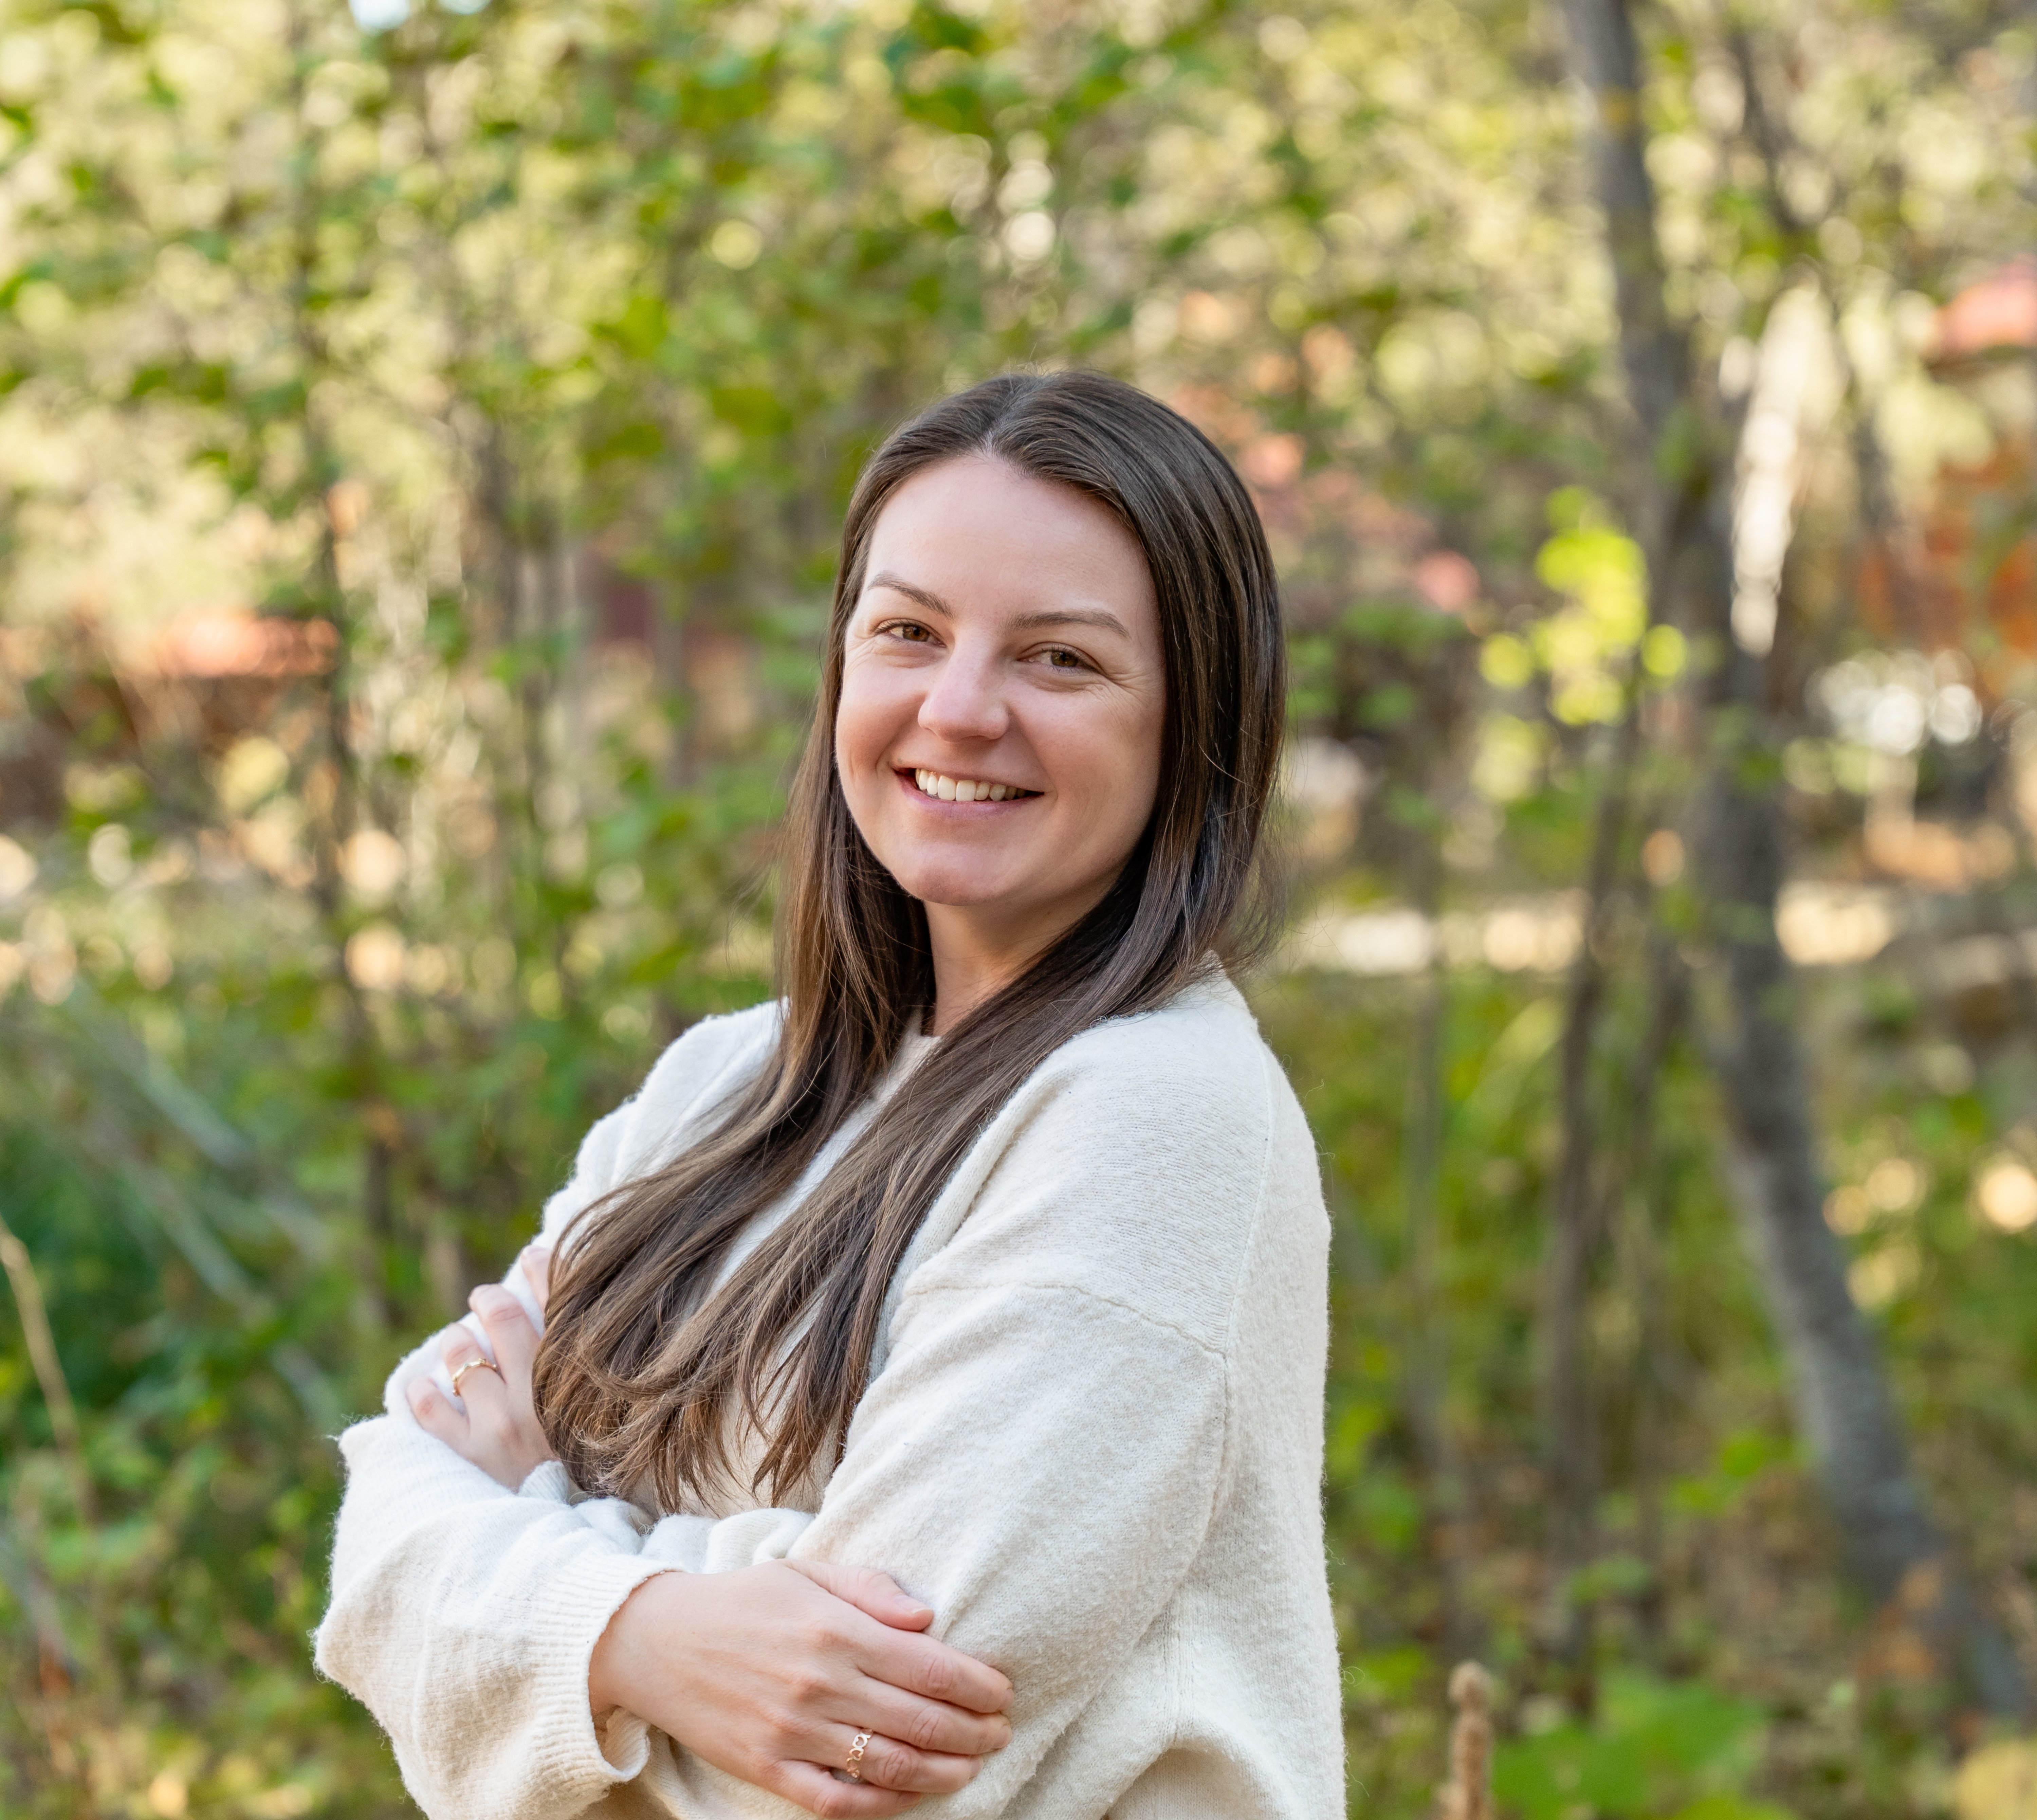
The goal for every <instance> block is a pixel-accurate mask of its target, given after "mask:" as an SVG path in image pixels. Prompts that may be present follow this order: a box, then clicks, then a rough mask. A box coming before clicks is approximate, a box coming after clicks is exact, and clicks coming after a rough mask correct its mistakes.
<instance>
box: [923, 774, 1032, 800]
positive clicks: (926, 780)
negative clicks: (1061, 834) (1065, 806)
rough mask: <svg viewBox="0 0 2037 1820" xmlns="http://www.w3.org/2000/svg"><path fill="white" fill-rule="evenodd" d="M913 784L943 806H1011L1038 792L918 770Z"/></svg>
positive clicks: (977, 779)
mask: <svg viewBox="0 0 2037 1820" xmlns="http://www.w3.org/2000/svg"><path fill="white" fill-rule="evenodd" d="M913 782H914V783H915V784H916V785H918V786H919V789H920V794H921V795H922V796H936V797H939V800H941V801H943V802H944V803H1009V802H1015V801H1016V800H1018V798H1020V797H1021V796H1037V795H1039V792H1038V791H1037V790H1022V789H1019V787H1018V785H1016V784H987V783H984V782H983V781H981V779H980V778H950V777H949V776H948V775H947V774H946V773H945V772H942V771H927V770H916V771H914V772H913Z"/></svg>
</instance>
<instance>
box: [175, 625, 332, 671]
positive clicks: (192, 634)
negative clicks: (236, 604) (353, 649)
mask: <svg viewBox="0 0 2037 1820" xmlns="http://www.w3.org/2000/svg"><path fill="white" fill-rule="evenodd" d="M338 645H339V634H338V633H337V632H336V631H334V630H333V627H332V626H331V622H329V621H327V620H324V619H257V618H256V617H255V615H252V614H251V613H230V612H221V611H214V612H200V613H185V614H181V615H179V616H178V617H177V618H176V619H173V620H172V621H171V622H170V623H169V624H168V626H165V627H164V629H163V630H162V632H161V634H159V635H158V637H157V640H156V643H155V649H154V652H153V656H154V659H155V666H154V667H155V668H156V669H157V672H160V673H161V675H165V676H193V677H208V676H312V675H317V674H318V673H319V672H320V671H323V670H327V669H330V668H331V666H332V659H333V653H334V651H335V650H336V649H338Z"/></svg>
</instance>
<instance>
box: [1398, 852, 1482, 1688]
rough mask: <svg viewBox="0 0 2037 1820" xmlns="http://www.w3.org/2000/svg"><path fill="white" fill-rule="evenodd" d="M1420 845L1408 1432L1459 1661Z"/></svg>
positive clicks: (1442, 1101) (1411, 1104) (1432, 966)
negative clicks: (1421, 955)
mask: <svg viewBox="0 0 2037 1820" xmlns="http://www.w3.org/2000/svg"><path fill="white" fill-rule="evenodd" d="M1419 841H1420V843H1421V844H1420V847H1419V853H1418V855H1417V857H1416V859H1415V868H1416V878H1415V907H1416V908H1417V909H1419V910H1420V911H1421V913H1422V914H1423V916H1424V917H1425V918H1427V920H1428V925H1429V928H1430V931H1431V936H1430V942H1431V946H1430V954H1429V960H1428V965H1427V967H1426V968H1424V970H1423V974H1422V977H1421V979H1420V982H1419V985H1418V986H1417V988H1416V991H1417V993H1418V997H1417V998H1416V1001H1415V1054H1414V1057H1413V1065H1412V1069H1411V1070H1410V1072H1409V1074H1408V1104H1407V1126H1406V1136H1405V1137H1404V1139H1403V1141H1402V1145H1401V1158H1402V1179H1403V1182H1404V1192H1405V1194H1406V1200H1407V1223H1408V1224H1407V1231H1408V1287H1409V1296H1408V1300H1409V1303H1410V1304H1411V1306H1410V1309H1409V1312H1410V1314H1411V1315H1412V1320H1411V1321H1410V1322H1409V1325H1408V1335H1407V1341H1406V1359H1407V1371H1406V1378H1405V1383H1406V1387H1407V1398H1408V1426H1409V1428H1411V1429H1412V1431H1413V1434H1414V1439H1415V1450H1416V1451H1417V1452H1418V1453H1419V1455H1420V1457H1421V1462H1422V1478H1423V1485H1424V1490H1425V1493H1426V1502H1427V1512H1426V1515H1427V1523H1428V1531H1429V1539H1430V1548H1431V1550H1432V1552H1433V1554H1434V1560H1435V1564H1436V1573H1437V1582H1438V1587H1439V1589H1440V1591H1441V1593H1442V1633H1443V1644H1444V1648H1445V1652H1446V1654H1447V1655H1449V1657H1450V1658H1451V1659H1453V1660H1454V1659H1456V1658H1457V1657H1458V1656H1459V1655H1463V1654H1464V1653H1465V1652H1467V1651H1468V1650H1469V1649H1470V1648H1471V1647H1472V1635H1471V1623H1470V1614H1468V1611H1467V1610H1465V1606H1464V1584H1463V1583H1464V1572H1463V1567H1462V1555H1463V1548H1464V1524H1465V1519H1466V1512H1465V1508H1464V1505H1465V1498H1464V1478H1463V1472H1462V1470H1461V1463H1460V1462H1459V1460H1458V1458H1457V1448H1456V1446H1455V1444H1453V1441H1452V1440H1451V1438H1450V1430H1449V1415H1448V1413H1447V1409H1446V1404H1447V1400H1448V1394H1449V1327H1448V1325H1447V1322H1446V1319H1445V1317H1444V1308H1443V1295H1442V1249H1443V1243H1442V1196H1441V1186H1442V1153H1443V1124H1444V1118H1445V1114H1446V1107H1447V1101H1448V1090H1447V1088H1446V1084H1445V1079H1444V1062H1445V1058H1444V1036H1445V1032H1446V1026H1447V1024H1448V1021H1449V974H1448V971H1447V969H1446V967H1445V964H1444V957H1443V953H1442V938H1441V935H1440V933H1439V932H1438V924H1439V922H1440V920H1441V917H1442V879H1443V857H1442V842H1441V840H1440V838H1439V837H1438V835H1437V834H1436V832H1435V831H1434V830H1433V829H1424V830H1423V831H1421V834H1420V835H1419Z"/></svg>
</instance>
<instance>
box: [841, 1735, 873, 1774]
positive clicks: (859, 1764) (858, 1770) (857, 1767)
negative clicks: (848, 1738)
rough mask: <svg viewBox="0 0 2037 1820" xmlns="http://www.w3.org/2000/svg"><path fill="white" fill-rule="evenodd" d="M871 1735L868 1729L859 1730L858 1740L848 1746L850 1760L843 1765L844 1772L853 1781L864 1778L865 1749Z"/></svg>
mask: <svg viewBox="0 0 2037 1820" xmlns="http://www.w3.org/2000/svg"><path fill="white" fill-rule="evenodd" d="M870 1740H871V1733H869V1732H867V1731H859V1732H857V1733H856V1742H854V1743H853V1744H852V1745H851V1746H849V1747H848V1762H847V1763H845V1765H842V1773H843V1774H845V1776H848V1779H849V1780H850V1781H852V1782H860V1781H861V1780H863V1750H864V1746H865V1745H867V1743H869V1742H870Z"/></svg>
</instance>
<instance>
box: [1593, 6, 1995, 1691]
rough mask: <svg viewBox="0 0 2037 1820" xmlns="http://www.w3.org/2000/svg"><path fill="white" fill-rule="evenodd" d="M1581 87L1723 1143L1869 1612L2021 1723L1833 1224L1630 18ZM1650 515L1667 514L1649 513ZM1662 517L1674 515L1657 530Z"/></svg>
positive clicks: (1712, 478) (1596, 36) (1773, 820)
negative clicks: (1689, 720) (1669, 578)
mask: <svg viewBox="0 0 2037 1820" xmlns="http://www.w3.org/2000/svg"><path fill="white" fill-rule="evenodd" d="M1562 7H1563V15H1564V23H1565V25H1566V28H1567V36H1568V40H1569V44H1570V54H1571V57H1572V59H1573V64H1574V70H1575V72H1576V74H1578V77H1579V78H1581V79H1582V81H1583V83H1584V85H1585V87H1586V89H1588V91H1589V93H1590V95H1591V96H1592V98H1593V102H1594V104H1595V111H1596V115H1597V131H1596V132H1595V134H1594V135H1593V141H1594V143H1593V159H1594V171H1595V176H1596V182H1597V194H1598V199H1599V202H1600V206H1601V208H1602V209H1603V210H1604V215H1605V232H1606V237H1607V241H1608V248H1609V250H1610V252H1611V254H1612V262H1613V268H1614V274H1615V278H1616V286H1617V294H1618V301H1619V320H1620V352H1621V356H1622V363H1623V367H1624V369H1625V371H1626V376H1627V391H1628V397H1629V399H1630V401H1631V403H1632V406H1633V408H1634V411H1635V417H1636V418H1637V419H1638V429H1639V430H1640V433H1641V439H1642V448H1643V449H1644V451H1645V452H1646V456H1647V458H1648V460H1647V465H1646V470H1645V471H1646V472H1647V473H1648V474H1649V475H1650V477H1651V479H1650V484H1651V486H1652V487H1653V489H1655V490H1657V493H1658V494H1660V493H1661V492H1664V491H1672V492H1673V491H1676V490H1686V491H1690V490H1703V491H1704V492H1705V493H1706V494H1708V496H1709V497H1708V498H1707V499H1706V509H1701V510H1698V511H1694V512H1690V513H1685V514H1681V515H1680V516H1681V517H1682V519H1683V522H1684V524H1685V525H1686V526H1687V535H1688V543H1687V549H1686V551H1685V554H1687V555H1688V556H1689V557H1690V558H1692V559H1693V564H1692V567H1693V574H1692V577H1691V579H1692V580H1693V581H1695V588H1693V590H1692V613H1691V618H1692V620H1693V630H1695V631H1697V632H1698V633H1699V634H1700V638H1699V646H1700V649H1703V646H1704V645H1705V644H1706V642H1709V643H1710V645H1711V647H1712V648H1713V649H1716V650H1717V651H1718V653H1721V656H1720V660H1719V662H1718V668H1717V669H1716V670H1715V671H1714V673H1713V675H1712V676H1711V677H1710V681H1709V694H1710V699H1709V701H1708V702H1707V703H1706V707H1707V709H1708V710H1709V712H1708V715H1707V719H1708V721H1709V722H1710V726H1711V729H1712V732H1711V736H1712V738H1713V739H1714V741H1715V745H1714V750H1713V751H1712V752H1711V754H1710V768H1709V770H1708V773H1707V775H1706V779H1705V781H1704V784H1703V787H1702V789H1701V791H1700V793H1699V803H1698V805H1697V809H1696V814H1695V827H1694V832H1695V834H1696V836H1697V840H1696V847H1697V855H1696V857H1697V861H1698V864H1697V868H1696V883H1697V885H1698V888H1699V894H1700V895H1701V897H1702V898H1703V900H1704V902H1705V906H1706V913H1707V921H1708V925H1709V927H1708V930H1707V933H1708V935H1709V936H1710V942H1711V947H1712V951H1713V953H1714V957H1715V959H1716V962H1717V963H1718V964H1717V967H1716V969H1715V971H1716V973H1717V974H1718V977H1719V979H1720V982H1721V984H1720V989H1719V990H1718V992H1717V993H1715V994H1714V995H1712V996H1713V997H1714V1001H1715V1003H1714V1006H1713V1010H1714V1014H1715V1021H1716V1023H1717V1025H1718V1029H1717V1032H1716V1035H1714V1038H1713V1039H1712V1041H1711V1042H1710V1044H1709V1046H1708V1050H1709V1054H1710V1059H1711V1061H1712V1065H1713V1069H1714V1073H1716V1075H1717V1076H1718V1086H1719V1090H1720V1092H1721V1098H1722V1099H1723V1101H1724V1104H1725V1114H1726V1124H1727V1128H1728V1137H1727V1165H1728V1167H1727V1172H1728V1175H1729V1180H1730V1183H1731V1186H1732V1189H1733V1194H1734V1198H1735V1200H1736V1201H1737V1206H1738V1210H1739V1213H1740V1219H1741V1222H1742V1225H1743V1228H1744V1232H1745V1235H1746V1238H1747V1242H1748V1248H1749V1250H1750V1251H1752V1254H1753V1256H1754V1258H1755V1262H1756V1264H1757V1265H1758V1266H1759V1269H1760V1273H1761V1278H1762V1282H1763V1287H1764V1289H1765V1290H1766V1292H1767V1296H1768V1300H1769V1303H1770V1306H1771V1311H1772V1312H1773V1314H1774V1319H1775V1323H1776V1326H1777V1328H1778V1332H1779V1334H1780V1337H1781V1339H1782V1348H1783V1352H1784V1354H1785V1356H1786V1360H1787V1361H1788V1364H1789V1373H1790V1378H1791V1383H1792V1389H1793V1394H1794V1398H1795V1402H1796V1406H1797V1421H1798V1423H1799V1425H1800V1426H1801V1431H1802V1432H1803V1434H1804V1436H1805V1440H1807V1442H1808V1444H1809V1446H1810V1447H1811V1450H1812V1454H1813V1455H1814V1457H1815V1459H1816V1463H1817V1468H1818V1472H1819V1474H1820V1479H1821V1481H1822V1483H1823V1489H1824V1492H1825V1495H1826V1496H1827V1500H1829V1501H1830V1504H1831V1508H1832V1512H1833V1515H1834V1516H1835V1518H1836V1519H1837V1522H1838V1526H1839V1531H1840V1532H1841V1534H1842V1536H1843V1538H1845V1539H1844V1547H1845V1550H1846V1562H1847V1565H1848V1567H1849V1568H1850V1570H1851V1572H1852V1573H1853V1575H1854V1578H1855V1580H1857V1584H1859V1585H1860V1586H1861V1588H1862V1589H1863V1591H1865V1592H1866V1593H1867V1594H1868V1595H1869V1596H1870V1597H1871V1598H1873V1599H1875V1600H1876V1602H1878V1603H1882V1604H1891V1603H1892V1605H1893V1606H1894V1607H1895V1614H1896V1615H1897V1616H1898V1617H1899V1619H1900V1621H1903V1623H1905V1624H1906V1625H1907V1626H1908V1627H1909V1628H1910V1629H1912V1630H1913V1631H1914V1632H1915V1633H1918V1635H1919V1636H1921V1637H1922V1638H1924V1639H1925V1640H1927V1641H1928V1642H1929V1644H1931V1645H1932V1647H1933V1649H1934V1651H1935V1652H1936V1653H1937V1655H1938V1656H1939V1659H1940V1660H1941V1663H1944V1666H1945V1667H1947V1668H1948V1670H1950V1671H1952V1673H1953V1674H1955V1675H1956V1677H1957V1678H1958V1679H1959V1681H1960V1682H1962V1683H1963V1690H1964V1691H1965V1692H1966V1693H1967V1694H1969V1695H1970V1696H1971V1697H1973V1698H1975V1699H1976V1700H1978V1701H1979V1702H1980V1703H1981V1704H1982V1705H1985V1706H1986V1707H1987V1708H1990V1710H1992V1711H1994V1712H2005V1713H2016V1714H2021V1713H2022V1712H2025V1711H2026V1710H2027V1697H2026V1695H2025V1693H2024V1688H2023V1686H2022V1683H2021V1678H2020V1674H2019V1673H2018V1671H2017V1669H2016V1663H2015V1659H2014V1657H2013V1656H2012V1654H2011V1652H2010V1651H2009V1647H2008V1644H2007V1642H2006V1640H2005V1638H2003V1636H2001V1633H2000V1632H1999V1631H1998V1630H1997V1629H1996V1628H1995V1627H1994V1625H1992V1624H1991V1623H1990V1622H1989V1621H1988V1620H1987V1619H1986V1617H1985V1615H1984V1614H1982V1612H1981V1611H1980V1610H1979V1609H1978V1606H1977V1604H1976V1602H1975V1600H1974V1598H1973V1596H1972V1594H1971V1591H1970V1590H1969V1589H1968V1587H1967V1585H1966V1583H1965V1581H1964V1580H1963V1577H1962V1576H1961V1575H1960V1573H1959V1572H1958V1571H1957V1570H1956V1568H1955V1566H1954V1565H1953V1564H1952V1561H1951V1560H1950V1558H1949V1556H1948V1551H1947V1550H1946V1548H1945V1546H1944V1542H1942V1540H1941V1538H1940V1537H1939V1535H1938V1534H1937V1531H1936V1530H1935V1528H1934V1527H1933V1524H1932V1523H1931V1521H1930V1519H1929V1515H1927V1513H1926V1510H1925V1508H1924V1503H1923V1499H1922V1496H1921V1494H1920V1493H1919V1492H1918V1488H1917V1485H1916V1483H1915V1481H1914V1478H1912V1476H1911V1474H1910V1467H1909V1465H1908V1462H1907V1449H1906V1447H1905V1445H1904V1441H1903V1431H1902V1425H1901V1422H1900V1420H1899V1416H1898V1414H1897V1412H1896V1410H1895V1406H1894V1403H1893V1402H1892V1400H1891V1398H1890V1396H1889V1394H1888V1386H1887V1383H1886V1380H1885V1379H1884V1375H1883V1372H1882V1369H1881V1365H1880V1359H1879V1357H1878V1356H1877V1352H1876V1346H1875V1343H1874V1339H1873V1334H1872V1333H1871V1332H1870V1330H1869V1327H1868V1326H1867V1323H1866V1322H1865V1320H1863V1319H1862V1318H1861V1314H1860V1311H1859V1310H1858V1309H1857V1307H1855V1306H1854V1303H1853V1300H1852V1298H1851V1296H1850V1293H1849V1292H1848V1290H1847V1287H1846V1257H1845V1253H1844V1251H1843V1250H1842V1247H1841V1246H1840V1244H1839V1240H1838V1239H1837V1238H1836V1237H1835V1235H1833V1233H1832V1232H1831V1230H1830V1229H1829V1228H1827V1226H1826V1224H1825V1221H1824V1184H1823V1179H1822V1177H1821V1174H1820V1169H1819V1167H1818V1162H1817V1156H1816V1143H1815V1138H1814V1133H1813V1129H1812V1115H1811V1110H1810V1092H1809V1082H1808V1073H1807V1070H1806V1069H1805V1063H1804V1057H1803V1054H1802V1051H1801V1049H1800V1047H1799V1046H1798V1044H1797V1039H1796V1032H1795V1029H1794V1027H1793V1022H1792V1011H1793V1006H1792V1003H1791V997H1792V995H1791V973H1790V968H1789V961H1788V959H1787V958H1786V956H1785V955H1784V954H1783V952H1782V947H1781V944H1780V943H1779V942H1778V940H1777V937H1776V933H1775V904H1776V897H1777V894H1778V891H1779V889H1780V887H1781V885H1782V876H1783V857H1784V852H1785V846H1786V823H1785V819H1784V814H1783V809H1782V802H1781V800H1780V798H1779V796H1778V793H1777V790H1776V786H1775V785H1774V782H1773V781H1772V779H1773V776H1774V770H1775V767H1774V766H1773V764H1772V763H1766V764H1764V763H1762V762H1759V761H1760V760H1761V759H1763V756H1764V755H1763V753H1762V751H1760V750H1759V742H1760V740H1761V737H1762V734H1761V722H1762V719H1763V709H1764V704H1765V697H1766V691H1767V664H1765V663H1764V662H1763V661H1762V660H1759V658H1757V657H1756V656H1755V655H1754V654H1753V653H1749V652H1748V651H1745V650H1743V649H1740V648H1739V647H1738V646H1737V645H1735V644H1734V643H1733V639H1732V637H1731V633H1730V630H1729V628H1730V626H1731V620H1732V601H1733V546H1732V528H1731V521H1730V518H1729V515H1728V514H1729V507H1728V505H1727V501H1729V498H1730V494H1731V488H1730V485H1729V478H1730V477H1729V474H1728V473H1727V471H1726V469H1725V461H1724V460H1714V459H1711V458H1708V457H1707V456H1706V452H1705V450H1704V448H1703V444H1702V442H1701V441H1700V438H1699V434H1698V431H1699V423H1700V418H1699V413H1698V411H1696V409H1695V405H1694V401H1693V400H1692V399H1691V387H1690V374H1691V356H1690V350H1689V347H1688V345H1687V342H1686V341H1685V339H1684V336H1683V335H1682V334H1681V333H1680V331H1678V330H1677V329H1676V327H1674V326H1673V325H1672V324H1671V323H1670V321H1669V313H1668V309H1667V305H1666V303H1665V296H1664V290H1663V284H1662V268H1661V258H1660V255H1659V254H1658V252H1657V245H1656V240H1655V222H1654V198H1653V190H1652V187H1651V185H1650V181H1649V177H1648V169H1647V164H1646V156H1645V153H1646V141H1645V134H1644V132H1643V128H1642V119H1641V110H1640V89H1641V80H1640V59H1639V55H1638V49H1637V47H1636V44H1635V36H1634V28H1633V22H1632V20H1631V17H1630V15H1629V13H1628V11H1627V0H1562ZM1655 509H1656V510H1657V511H1659V509H1660V508H1659V505H1657V507H1656V508H1655ZM1665 516H1666V515H1665Z"/></svg>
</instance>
